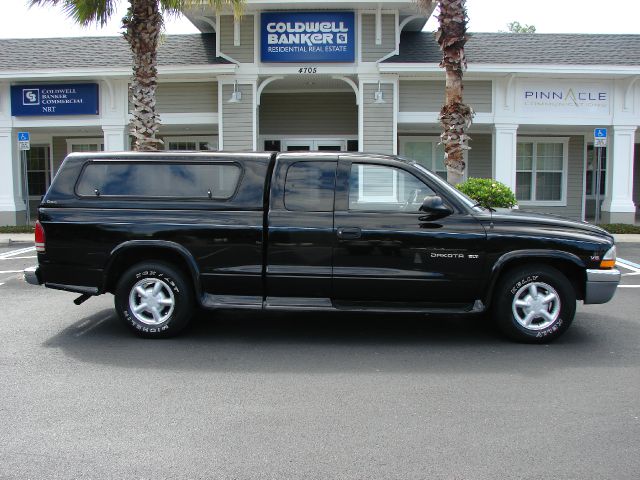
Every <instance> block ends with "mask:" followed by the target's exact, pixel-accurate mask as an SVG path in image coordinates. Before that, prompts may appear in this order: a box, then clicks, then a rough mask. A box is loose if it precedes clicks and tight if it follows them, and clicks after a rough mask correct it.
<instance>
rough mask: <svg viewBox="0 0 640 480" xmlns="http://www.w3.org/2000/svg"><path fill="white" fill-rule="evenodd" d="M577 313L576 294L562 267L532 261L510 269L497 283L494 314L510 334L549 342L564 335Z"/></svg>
mask: <svg viewBox="0 0 640 480" xmlns="http://www.w3.org/2000/svg"><path fill="white" fill-rule="evenodd" d="M575 313H576V295H575V292H574V290H573V286H572V285H571V282H569V280H568V279H567V277H565V276H564V275H563V274H562V273H561V272H560V271H558V270H557V269H555V268H553V267H549V266H546V265H538V266H535V265H529V266H524V267H520V268H518V269H516V270H512V271H510V272H507V273H506V274H505V275H504V276H503V277H502V278H501V279H500V280H499V281H498V284H497V285H496V290H495V292H494V317H495V320H496V321H497V323H498V326H499V327H500V329H501V330H502V331H503V332H504V333H505V334H506V335H507V336H509V337H510V338H512V339H514V340H517V341H520V342H526V343H546V342H550V341H552V340H555V339H556V338H558V337H559V336H560V335H562V334H563V333H564V332H565V331H566V330H567V328H569V325H571V322H572V321H573V317H574V315H575Z"/></svg>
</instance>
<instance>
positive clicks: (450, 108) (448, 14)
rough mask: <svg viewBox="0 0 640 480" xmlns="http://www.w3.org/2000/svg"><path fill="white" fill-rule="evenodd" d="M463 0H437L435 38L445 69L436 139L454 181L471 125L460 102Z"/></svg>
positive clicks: (461, 171) (458, 178)
mask: <svg viewBox="0 0 640 480" xmlns="http://www.w3.org/2000/svg"><path fill="white" fill-rule="evenodd" d="M465 4H466V0H439V1H438V5H439V7H440V12H439V14H438V22H439V23H440V26H439V28H438V31H437V32H436V40H437V41H438V44H439V45H440V49H441V50H442V62H440V67H442V68H444V69H445V73H446V84H445V103H444V105H443V106H442V110H440V117H439V119H440V124H441V125H442V134H441V135H440V141H441V142H442V144H443V145H444V151H445V154H444V163H445V165H446V167H447V181H448V182H449V183H451V184H454V185H455V184H457V183H459V182H460V181H462V178H463V175H464V169H465V167H466V165H465V161H464V151H465V150H468V149H469V146H468V145H467V141H468V140H469V138H470V137H469V136H467V135H466V133H465V131H466V129H468V128H469V126H471V121H472V119H473V110H472V109H471V107H469V106H468V105H465V104H464V103H463V101H462V96H463V86H462V75H463V73H464V70H465V69H466V68H467V59H466V57H465V54H464V45H465V43H466V42H467V38H468V36H467V11H466V6H465Z"/></svg>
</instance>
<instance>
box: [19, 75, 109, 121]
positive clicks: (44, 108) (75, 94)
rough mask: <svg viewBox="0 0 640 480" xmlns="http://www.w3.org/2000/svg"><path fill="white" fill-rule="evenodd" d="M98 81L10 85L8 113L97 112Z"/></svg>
mask: <svg viewBox="0 0 640 480" xmlns="http://www.w3.org/2000/svg"><path fill="white" fill-rule="evenodd" d="M97 114H98V84H97V83H70V84H61V85H13V86H12V87H11V115H14V116H16V117H19V116H43V115H44V116H50V115H97Z"/></svg>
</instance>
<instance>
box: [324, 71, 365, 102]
mask: <svg viewBox="0 0 640 480" xmlns="http://www.w3.org/2000/svg"><path fill="white" fill-rule="evenodd" d="M331 78H333V79H334V80H342V81H343V82H345V83H346V84H347V85H349V86H350V87H351V88H352V89H353V92H354V93H355V94H356V105H360V97H359V95H358V86H357V85H356V82H354V81H353V80H351V79H350V78H349V77H344V76H342V75H332V76H331ZM339 91H342V90H339Z"/></svg>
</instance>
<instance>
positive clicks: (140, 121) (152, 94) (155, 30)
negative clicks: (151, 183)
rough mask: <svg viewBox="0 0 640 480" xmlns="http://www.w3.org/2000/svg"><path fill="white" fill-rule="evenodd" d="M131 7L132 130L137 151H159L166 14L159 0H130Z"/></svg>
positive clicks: (128, 34)
mask: <svg viewBox="0 0 640 480" xmlns="http://www.w3.org/2000/svg"><path fill="white" fill-rule="evenodd" d="M129 1H130V6H129V10H128V12H127V16H126V17H125V18H124V19H123V21H122V24H123V27H124V28H125V29H126V31H125V32H124V38H125V39H126V40H127V42H128V43H129V46H130V48H131V52H132V54H133V78H132V80H131V87H130V94H131V103H132V112H131V114H132V116H133V118H132V120H131V124H130V127H129V128H130V133H131V135H132V136H133V137H134V144H133V149H134V150H157V149H158V145H159V144H162V140H160V139H158V138H156V135H157V133H158V129H159V127H160V117H159V116H158V114H157V112H156V88H157V85H158V60H157V51H158V42H159V39H160V32H161V30H162V15H161V14H160V11H159V6H158V0H129Z"/></svg>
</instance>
